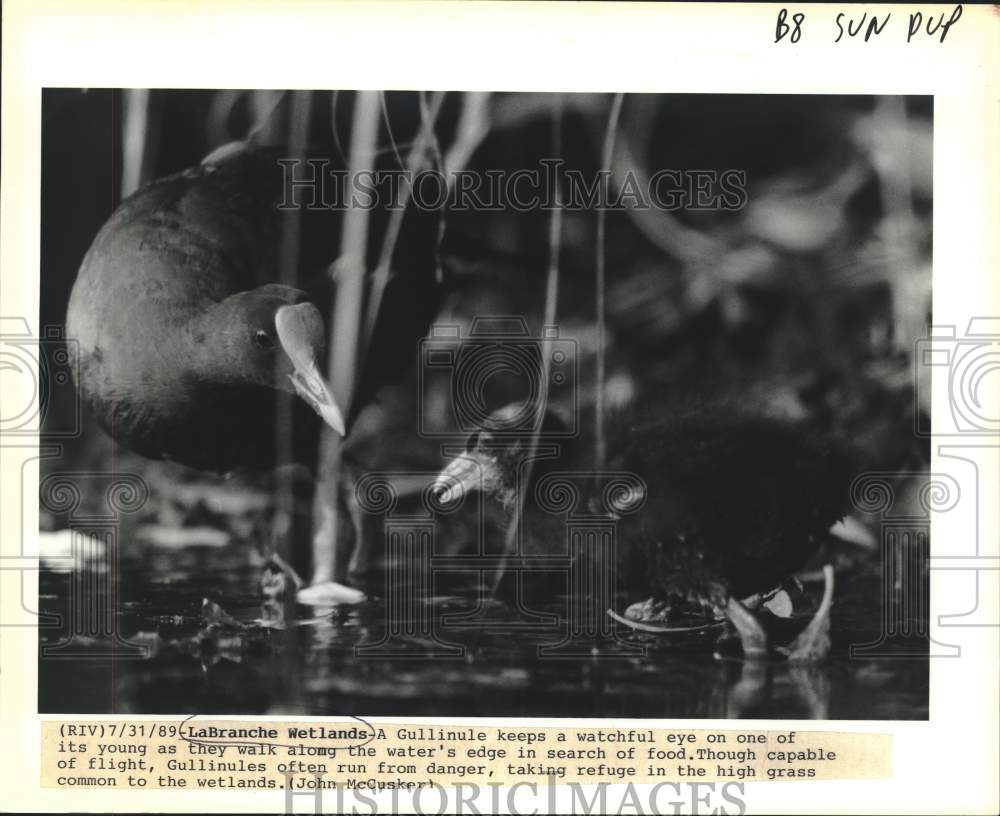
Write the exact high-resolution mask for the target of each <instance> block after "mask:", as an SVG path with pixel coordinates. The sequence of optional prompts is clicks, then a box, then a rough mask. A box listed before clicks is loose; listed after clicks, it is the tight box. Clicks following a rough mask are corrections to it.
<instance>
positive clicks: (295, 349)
mask: <svg viewBox="0 0 1000 816" xmlns="http://www.w3.org/2000/svg"><path fill="white" fill-rule="evenodd" d="M274 325H275V328H276V329H277V332H278V341H279V342H280V343H281V348H282V349H283V350H284V352H285V354H286V355H287V356H288V359H289V360H291V362H292V369H293V370H292V373H291V374H289V375H288V379H289V380H290V381H291V384H292V387H293V388H294V389H295V393H296V394H298V395H299V396H300V397H302V399H304V400H305V401H306V402H307V403H308V404H309V405H310V406H311V407H312V409H313V410H314V411H315V412H316V413H317V414H319V415H320V417H321V418H322V419H323V421H324V422H325V423H326V424H327V425H329V426H330V427H331V428H333V430H335V431H336V432H337V433H338V434H340V435H341V436H344V434H345V432H346V428H345V427H344V415H343V414H342V413H341V412H340V406H338V405H337V401H336V399H334V397H333V392H332V391H331V390H330V387H329V386H328V385H327V383H326V379H325V378H324V377H323V375H322V374H321V373H320V370H319V362H318V361H319V358H320V357H321V356H322V352H323V346H324V343H325V336H324V335H325V333H324V329H323V318H322V317H321V316H320V313H319V309H317V308H316V307H315V306H313V305H312V304H311V303H299V304H296V305H295V306H282V307H281V308H279V309H278V311H277V313H276V314H275V317H274Z"/></svg>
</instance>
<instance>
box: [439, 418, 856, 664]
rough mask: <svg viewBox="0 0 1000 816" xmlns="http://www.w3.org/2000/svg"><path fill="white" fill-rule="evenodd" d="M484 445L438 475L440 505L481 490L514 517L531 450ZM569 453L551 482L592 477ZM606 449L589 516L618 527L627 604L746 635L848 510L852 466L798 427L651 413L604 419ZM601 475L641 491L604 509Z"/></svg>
mask: <svg viewBox="0 0 1000 816" xmlns="http://www.w3.org/2000/svg"><path fill="white" fill-rule="evenodd" d="M486 437H487V438H486V441H485V443H484V434H483V433H477V434H474V435H473V437H472V438H471V439H470V444H469V449H468V451H467V452H466V453H465V454H463V455H462V456H460V457H458V458H456V459H455V460H453V461H452V463H451V464H449V465H448V467H447V468H446V469H445V470H444V471H443V472H442V474H441V476H440V477H439V485H440V489H441V491H443V494H444V495H445V498H447V496H448V491H454V490H455V489H456V487H455V486H456V485H457V484H461V485H462V487H463V488H464V489H466V490H477V489H478V490H482V491H483V492H484V493H488V494H490V495H491V496H492V497H493V498H494V500H496V501H498V502H501V503H506V504H507V506H508V507H510V508H512V509H511V512H512V513H513V512H514V509H513V508H514V503H512V502H511V500H510V498H509V497H510V495H511V494H512V491H513V490H514V489H515V488H514V484H515V481H514V479H515V476H514V471H515V466H514V465H513V463H514V462H515V461H516V460H517V458H518V453H519V452H523V449H524V448H525V444H524V440H523V439H521V438H518V439H516V440H514V441H513V443H512V444H507V443H505V442H504V441H503V440H502V439H500V438H497V437H495V436H493V435H486ZM544 439H545V437H544V436H543V437H542V441H544ZM563 444H564V452H563V455H562V457H561V461H559V462H558V463H553V462H549V463H547V465H546V467H545V471H546V472H550V471H551V470H552V469H553V468H555V469H557V470H568V471H570V472H574V471H578V472H580V473H581V474H587V473H588V471H592V460H590V458H589V442H588V440H587V439H585V438H579V439H577V440H575V444H574V445H570V446H566V445H565V442H564V443H563ZM607 446H608V461H607V462H606V465H605V466H604V467H603V468H602V469H601V471H598V472H596V474H595V476H594V478H593V483H594V485H595V489H594V494H593V495H592V496H591V497H590V499H589V509H590V512H591V513H592V514H594V515H595V517H599V516H600V515H605V516H608V517H617V532H616V540H617V545H618V552H617V560H618V562H619V565H620V568H619V578H620V581H619V583H620V587H619V588H620V590H621V594H622V595H624V596H625V597H631V598H632V599H635V600H639V599H642V598H646V597H651V598H652V599H654V601H657V602H659V603H666V604H672V603H680V604H690V605H693V606H694V607H706V608H709V609H712V610H714V611H717V612H719V613H723V614H727V615H728V616H729V617H730V619H731V620H733V623H734V624H735V625H736V626H737V628H738V629H740V631H741V635H743V634H746V630H747V628H748V627H749V628H750V629H753V625H752V623H747V621H748V620H749V619H750V618H749V617H748V616H750V613H749V612H747V610H745V609H744V608H743V607H742V605H741V604H740V601H741V600H742V599H746V598H748V597H750V596H753V595H758V594H763V593H767V592H770V591H772V590H774V589H776V588H777V587H778V586H779V585H780V584H781V582H782V581H784V580H786V579H788V578H790V577H792V575H793V574H794V573H795V572H796V571H797V570H799V569H800V568H801V567H802V566H803V565H804V564H805V563H806V561H807V560H808V559H809V558H810V556H811V555H813V554H814V553H815V551H816V550H817V549H818V546H819V544H820V542H821V540H822V537H823V536H824V534H825V533H826V532H827V531H828V530H829V528H830V527H831V525H833V524H834V523H835V522H836V521H837V520H838V519H840V518H841V517H842V516H843V515H844V514H845V512H846V509H847V504H848V485H849V483H850V479H851V476H852V465H851V457H850V456H848V455H846V453H845V449H844V447H843V446H842V445H840V444H839V443H838V442H836V441H834V440H832V439H829V438H827V437H825V436H824V435H823V434H821V433H818V432H817V431H816V430H815V429H813V428H810V427H808V426H806V425H804V424H801V423H792V422H786V421H780V420H776V419H769V418H762V417H759V416H745V415H741V414H740V413H727V414H726V415H723V416H720V415H719V414H718V413H717V412H715V411H712V410H710V409H709V410H705V411H702V412H700V413H699V412H688V413H686V414H685V415H681V416H677V415H671V414H670V413H669V412H667V411H665V410H664V407H663V406H658V407H646V408H644V409H641V410H633V411H627V412H622V413H621V414H619V415H617V416H611V417H609V419H608V422H607ZM601 472H606V473H618V474H621V473H631V474H634V475H636V476H638V479H637V480H632V481H633V482H634V484H637V485H642V487H633V488H629V490H628V491H627V492H626V493H625V494H623V495H619V496H618V497H617V499H615V500H614V503H613V504H612V505H611V506H607V505H606V504H605V502H606V500H607V496H603V495H599V494H598V492H597V491H598V490H599V489H600V488H599V487H598V486H599V485H601V484H603V483H604V480H603V479H602V477H601V475H600V473H601ZM533 495H534V490H533V487H532V485H528V489H527V491H526V492H525V496H526V499H525V503H526V505H527V506H526V508H525V512H524V515H523V522H524V525H525V526H526V527H530V526H531V524H532V521H531V520H532V519H533V518H535V519H537V518H539V517H540V516H544V512H542V511H540V510H538V508H533V507H532V502H533V498H532V497H533ZM525 533H526V535H528V536H529V537H531V535H532V534H531V530H530V529H526V530H525ZM544 538H545V540H549V541H551V546H552V547H553V552H554V553H555V551H556V549H557V548H558V549H561V548H562V547H563V542H562V540H561V538H560V537H558V536H552V535H551V532H550V531H547V532H546V535H545V537H544ZM762 637H763V635H762V633H761V632H760V631H759V627H758V628H757V629H755V630H754V631H753V632H752V633H750V634H747V635H746V637H745V639H744V649H745V651H748V652H749V651H750V650H751V649H753V650H755V651H756V650H757V648H758V647H756V646H751V645H750V641H752V640H754V639H755V638H762Z"/></svg>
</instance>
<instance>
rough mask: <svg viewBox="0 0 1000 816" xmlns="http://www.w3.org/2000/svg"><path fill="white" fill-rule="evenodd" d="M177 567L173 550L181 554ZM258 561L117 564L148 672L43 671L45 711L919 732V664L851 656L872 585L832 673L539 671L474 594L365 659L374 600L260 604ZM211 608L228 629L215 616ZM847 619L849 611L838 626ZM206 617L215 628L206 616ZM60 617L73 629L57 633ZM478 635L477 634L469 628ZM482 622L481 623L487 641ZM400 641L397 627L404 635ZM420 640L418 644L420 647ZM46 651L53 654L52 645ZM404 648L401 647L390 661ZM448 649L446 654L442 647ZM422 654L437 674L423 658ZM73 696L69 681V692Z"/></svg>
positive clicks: (550, 665)
mask: <svg viewBox="0 0 1000 816" xmlns="http://www.w3.org/2000/svg"><path fill="white" fill-rule="evenodd" d="M174 555H175V556H176V555H177V554H176V553H175V554H174ZM260 574H261V568H260V564H259V563H258V561H257V560H255V559H254V558H248V557H247V556H246V555H245V554H241V553H237V552H234V551H230V550H229V549H225V550H220V549H211V550H209V549H205V550H200V551H199V550H193V551H188V552H186V553H185V554H184V557H183V558H177V559H171V560H169V561H168V560H167V559H164V558H154V557H152V556H148V557H146V556H144V557H142V558H133V559H130V560H128V561H127V562H125V563H124V564H123V565H122V570H121V577H120V581H119V597H120V598H121V602H120V611H119V616H118V628H119V632H120V633H122V634H123V635H124V636H125V637H127V638H128V639H130V640H132V641H133V642H141V643H143V644H145V645H147V646H148V647H149V648H148V656H147V658H146V659H144V660H119V661H116V662H115V663H114V664H112V663H111V662H109V661H108V660H106V659H101V660H92V659H87V658H85V657H84V658H74V659H72V661H68V660H58V661H56V660H48V659H43V660H40V662H39V699H40V708H41V710H42V711H52V712H59V711H62V712H68V711H75V712H89V711H93V712H102V711H115V712H118V713H123V712H134V713H179V712H200V713H211V712H218V713H288V714H292V713H296V714H310V715H317V714H359V715H365V714H367V715H402V714H409V715H414V716H417V715H419V716H435V715H437V716H449V715H450V716H550V717H561V716H574V717H587V716H594V717H649V718H660V717H691V718H697V717H711V718H723V717H728V718H777V717H781V718H785V717H788V718H811V719H827V718H834V719H881V718H885V719H889V718H891V719H921V718H925V717H926V716H927V662H926V660H919V659H915V660H914V659H911V660H886V659H881V660H879V659H866V660H851V659H849V658H848V657H847V654H848V647H849V645H850V643H852V642H853V643H857V642H866V641H869V640H871V639H872V638H873V634H874V633H873V632H871V631H868V630H866V629H865V628H864V626H863V625H862V624H864V623H867V624H868V625H871V624H873V623H877V621H878V607H877V602H878V579H877V576H871V577H870V579H865V580H855V581H853V582H852V581H847V582H844V583H842V585H841V586H842V587H843V589H842V591H841V593H840V595H839V597H838V602H837V606H835V609H834V616H833V632H832V637H833V643H834V647H833V654H832V656H831V659H830V661H829V662H827V663H825V664H823V665H816V666H796V665H793V664H789V663H788V662H785V661H777V660H775V661H760V662H746V661H742V660H735V659H715V658H714V657H713V636H712V634H711V633H703V634H699V635H694V636H686V637H685V638H684V639H680V640H674V641H664V640H662V639H657V638H656V637H655V636H646V635H641V636H640V635H635V634H631V633H630V634H629V636H628V638H629V642H630V643H633V644H638V645H642V646H644V647H645V649H646V654H645V655H644V656H631V657H617V658H615V659H610V660H608V659H603V658H602V657H601V656H600V655H595V656H592V657H588V658H582V659H545V658H540V657H539V648H540V647H542V646H544V645H546V644H552V643H553V641H555V642H558V640H559V639H560V635H559V632H558V631H556V632H555V633H554V632H553V629H552V627H551V626H548V625H545V624H544V621H545V620H547V619H548V616H549V615H551V614H553V613H558V612H559V605H558V603H553V605H552V606H551V607H550V608H539V609H538V610H537V612H538V613H539V616H540V617H539V619H540V620H542V623H541V624H540V623H538V622H537V621H529V623H530V624H531V625H527V626H522V627H521V628H519V629H515V630H511V629H510V628H509V627H508V626H506V623H505V622H507V623H509V621H511V620H512V619H516V617H517V616H516V614H515V613H514V612H513V610H512V608H511V607H510V606H509V605H507V604H504V603H500V602H498V601H495V600H489V601H482V600H477V599H476V598H475V597H458V596H449V597H438V598H434V599H431V600H427V601H426V603H427V604H429V605H430V607H429V610H430V611H429V614H432V615H434V616H435V620H436V621H437V622H438V624H437V625H436V626H435V632H436V634H437V637H438V638H439V640H438V642H437V643H431V644H428V642H427V641H426V639H421V637H419V636H418V637H413V638H409V639H408V638H407V637H405V634H404V636H400V637H397V638H395V640H394V641H393V645H394V650H395V653H394V654H393V655H392V656H391V657H386V656H384V655H382V654H379V653H378V652H377V651H375V652H371V651H370V652H369V653H368V655H367V656H364V657H359V656H357V654H356V652H355V649H356V647H358V646H364V645H369V646H371V645H372V644H378V643H379V642H380V641H382V640H383V639H384V636H385V633H386V607H385V605H384V603H383V602H382V601H381V600H379V599H378V598H374V599H372V600H369V601H366V602H364V603H362V604H360V605H357V606H352V607H343V606H342V607H327V608H322V607H304V606H300V605H296V604H294V603H291V604H289V603H287V602H283V601H280V600H278V599H277V596H275V595H273V594H272V595H268V596H265V599H264V601H263V603H262V602H261V598H260V590H259V583H258V582H259V577H260ZM68 585H69V577H68V574H67V573H64V572H57V571H50V570H43V572H42V574H41V606H42V612H43V613H51V614H63V615H65V610H66V605H67V589H68ZM205 598H210V599H212V601H214V602H215V603H217V604H218V606H219V608H220V609H221V610H222V614H218V613H213V612H210V611H206V610H210V609H211V608H212V607H210V606H207V605H204V604H203V601H204V599H205ZM839 611H843V612H844V613H845V614H840V615H839V614H838V612H839ZM213 615H215V617H214V618H213ZM64 619H65V618H64ZM470 620H476V621H478V622H479V624H480V625H476V626H470V625H469V622H470ZM483 622H485V623H486V624H487V625H486V626H483V625H481V624H483ZM403 628H404V630H405V627H403ZM417 634H418V635H419V632H418V633H417ZM40 636H41V639H42V642H43V644H46V643H49V644H51V643H55V642H58V641H59V639H60V636H61V635H60V632H59V631H58V630H56V629H46V630H42V631H41V633H40ZM397 647H398V648H397ZM442 647H447V649H448V650H450V651H449V652H448V654H447V655H446V656H441V654H440V650H441V648H442ZM429 657H430V659H428V658H429ZM70 676H71V677H72V678H73V682H72V683H67V682H66V678H67V677H70Z"/></svg>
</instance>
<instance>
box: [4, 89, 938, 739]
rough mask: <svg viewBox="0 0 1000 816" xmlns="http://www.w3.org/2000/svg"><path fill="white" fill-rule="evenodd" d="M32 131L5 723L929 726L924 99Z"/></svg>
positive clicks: (266, 111)
mask: <svg viewBox="0 0 1000 816" xmlns="http://www.w3.org/2000/svg"><path fill="white" fill-rule="evenodd" d="M125 76H127V74H123V77H125ZM40 133H41V164H40V168H39V172H40V185H41V201H40V243H39V247H40V256H39V262H40V272H39V274H40V289H39V291H40V314H39V315H38V318H37V319H38V322H37V325H39V326H40V327H42V334H41V340H40V341H39V347H40V355H39V356H40V359H41V360H42V361H43V365H42V368H41V370H40V372H39V378H38V379H39V387H40V388H41V396H40V400H41V416H42V420H41V429H40V446H39V459H40V463H39V467H40V476H39V486H38V513H39V515H38V519H39V521H38V526H39V528H40V536H41V544H40V552H41V563H40V568H39V572H38V573H37V576H36V577H37V581H38V604H39V607H38V612H39V624H38V640H39V652H38V711H39V712H40V713H46V714H61V713H76V714H136V715H139V714H142V715H147V714H150V715H151V714H159V715H168V714H169V715H188V714H200V715H206V714H215V715H283V716H289V715H303V716H327V715H330V716H333V715H341V716H358V717H360V716H365V715H368V716H388V715H405V716H413V717H470V716H474V717H549V718H557V717H573V718H616V719H617V718H625V719H628V718H639V719H659V718H684V719H701V718H706V719H720V718H730V719H747V720H755V719H758V720H759V719H765V720H767V719H797V720H871V721H887V720H892V721H898V720H916V721H926V720H927V719H928V716H929V696H928V695H929V663H930V661H929V652H930V651H931V649H932V644H931V640H930V636H929V626H930V624H929V620H930V617H929V616H930V612H929V610H930V603H931V602H932V600H933V599H932V598H931V596H930V595H929V586H930V584H929V578H928V559H929V555H930V546H931V542H930V526H931V524H930V517H931V512H932V511H934V510H936V509H939V506H940V504H941V503H942V502H945V501H947V497H946V496H945V497H943V496H942V494H941V490H940V482H939V481H935V479H934V478H932V475H931V472H930V471H931V468H930V463H931V445H930V437H929V428H930V416H931V399H930V390H929V389H930V368H929V367H927V366H923V365H920V364H919V360H920V359H921V358H919V357H917V358H916V359H917V360H918V364H915V363H914V360H915V356H914V355H915V351H914V350H915V349H918V350H919V348H920V343H921V342H922V338H926V337H927V335H928V331H929V327H930V326H931V325H932V322H933V312H932V296H931V295H932V290H931V258H932V249H933V246H934V240H933V238H934V231H933V218H934V215H935V209H934V184H933V166H934V143H935V98H934V97H933V96H931V95H914V94H896V95H859V94H785V93H755V94H748V93H710V94H709V93H662V94H646V93H625V92H618V93H608V92H604V91H600V92H598V91H595V92H593V93H547V92H521V91H518V92H512V91H504V90H502V89H500V88H498V89H497V90H495V91H489V92H487V91H459V90H456V91H443V90H427V91H415V90H406V91H402V90H385V91H376V90H354V89H353V88H351V87H347V88H345V89H340V90H302V89H298V90H297V89H290V90H274V89H259V90H254V89H239V88H211V87H209V88H205V89H200V90H199V89H180V88H178V89H170V88H164V87H157V88H141V87H128V86H124V87H118V88H101V87H98V88H93V87H92V88H82V87H81V88H75V87H47V88H43V89H42V91H41V129H40ZM7 328H9V327H8V326H5V330H6V329H7ZM7 333H8V334H10V332H7ZM33 580H34V579H33Z"/></svg>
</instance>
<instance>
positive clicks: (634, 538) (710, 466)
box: [608, 411, 852, 607]
mask: <svg viewBox="0 0 1000 816" xmlns="http://www.w3.org/2000/svg"><path fill="white" fill-rule="evenodd" d="M611 425H612V428H611V430H610V431H609V446H610V449H611V452H610V453H609V461H608V466H609V468H610V469H611V470H623V471H629V472H634V473H636V474H638V475H639V476H640V477H641V478H642V479H643V481H644V483H645V485H646V493H647V495H646V496H645V504H644V506H643V508H642V510H641V511H640V512H638V513H635V514H632V515H625V516H623V518H622V519H621V521H620V532H619V540H620V541H621V546H622V560H623V565H624V567H625V570H624V576H625V581H626V584H627V585H631V586H633V587H635V588H636V589H637V590H639V591H647V592H648V593H649V594H650V595H652V596H654V597H662V598H664V599H677V600H686V601H696V602H701V603H705V604H710V605H714V606H721V607H724V606H725V603H726V600H727V598H728V597H730V596H732V597H735V598H737V599H741V598H746V597H748V596H751V595H754V594H757V593H764V592H768V591H770V590H772V589H774V588H775V587H776V586H777V585H778V584H779V583H780V582H781V581H783V580H784V579H786V578H789V577H790V576H791V575H792V574H793V573H795V572H796V571H797V570H799V569H800V568H801V567H802V566H803V565H804V564H805V562H806V561H807V560H808V559H809V557H810V556H811V555H812V554H813V553H814V552H815V550H816V549H817V547H818V545H819V543H820V541H821V539H822V537H823V536H824V534H825V533H826V532H827V531H828V530H829V528H830V526H831V525H832V524H834V523H835V522H836V521H837V520H838V519H840V518H841V517H842V516H843V515H844V513H845V512H846V509H847V504H848V494H847V488H848V485H849V483H850V478H851V475H852V474H851V466H850V459H849V457H847V456H845V454H844V452H843V448H842V447H841V446H839V445H837V444H836V443H835V442H834V441H832V440H830V439H828V438H825V437H824V436H823V435H821V434H819V433H817V432H816V431H815V429H812V428H809V427H808V426H805V425H802V424H797V423H789V422H782V421H779V420H774V419H766V418H758V417H740V416H735V417H729V418H720V417H712V416H689V417H684V418H669V417H664V416H662V415H660V414H658V413H655V412H652V411H646V412H643V413H640V414H636V413H632V414H629V415H626V416H622V417H619V418H617V419H612V420H611Z"/></svg>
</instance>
